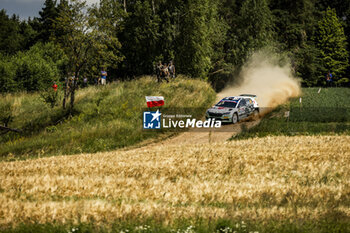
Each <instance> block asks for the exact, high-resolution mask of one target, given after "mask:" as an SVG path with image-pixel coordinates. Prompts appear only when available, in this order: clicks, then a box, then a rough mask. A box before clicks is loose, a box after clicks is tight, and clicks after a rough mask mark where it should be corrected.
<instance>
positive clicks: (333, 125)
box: [234, 88, 350, 139]
mask: <svg viewBox="0 0 350 233" xmlns="http://www.w3.org/2000/svg"><path fill="white" fill-rule="evenodd" d="M319 90H320V89H319V88H303V90H302V91H303V94H302V96H301V98H302V100H301V103H300V98H296V99H293V100H291V101H290V102H289V103H287V104H284V105H282V106H279V107H278V108H277V109H275V110H273V111H272V112H270V113H269V114H267V115H266V116H264V118H263V119H262V120H261V122H260V124H259V125H258V126H256V127H254V128H251V129H249V130H248V129H243V131H244V132H243V133H241V134H239V135H237V136H235V137H234V139H243V138H250V137H265V136H269V135H289V136H293V135H329V134H333V135H334V134H346V135H349V134H350V89H349V88H322V89H321V90H320V93H318V92H319ZM286 112H290V116H289V118H288V117H286V115H285V114H286Z"/></svg>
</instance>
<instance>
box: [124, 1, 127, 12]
mask: <svg viewBox="0 0 350 233" xmlns="http://www.w3.org/2000/svg"><path fill="white" fill-rule="evenodd" d="M124 11H125V12H127V11H126V0H124Z"/></svg>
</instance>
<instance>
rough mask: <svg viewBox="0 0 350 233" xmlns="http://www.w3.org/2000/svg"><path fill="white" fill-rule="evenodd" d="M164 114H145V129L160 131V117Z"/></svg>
mask: <svg viewBox="0 0 350 233" xmlns="http://www.w3.org/2000/svg"><path fill="white" fill-rule="evenodd" d="M161 115H162V114H161V113H160V112H159V110H157V111H156V112H143V128H144V129H160V128H161V123H160V116H161Z"/></svg>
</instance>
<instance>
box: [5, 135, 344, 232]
mask: <svg viewBox="0 0 350 233" xmlns="http://www.w3.org/2000/svg"><path fill="white" fill-rule="evenodd" d="M349 165H350V136H296V137H285V136H280V137H266V138H259V139H248V140H242V141H232V142H220V143H215V144H214V143H213V144H209V143H206V144H193V145H191V144H185V145H159V146H147V147H143V148H139V149H134V150H129V151H116V152H109V153H97V154H83V155H74V156H60V157H50V158H41V159H35V160H27V161H17V162H1V163H0V225H1V226H13V225H16V224H18V223H21V222H26V223H33V222H37V223H46V222H56V223H66V222H70V221H72V222H90V221H93V222H94V223H96V224H105V223H110V222H112V221H114V220H116V219H120V218H121V219H123V218H128V217H138V218H142V217H153V218H156V219H161V220H163V221H164V222H166V223H171V222H172V220H174V219H176V218H178V217H184V218H187V217H188V218H191V217H198V216H202V217H205V218H214V219H215V218H219V217H229V218H240V219H252V220H261V221H265V220H269V219H278V220H288V219H309V220H317V219H319V218H323V217H325V216H331V215H332V214H333V215H337V216H342V217H343V218H349V219H350V169H349Z"/></svg>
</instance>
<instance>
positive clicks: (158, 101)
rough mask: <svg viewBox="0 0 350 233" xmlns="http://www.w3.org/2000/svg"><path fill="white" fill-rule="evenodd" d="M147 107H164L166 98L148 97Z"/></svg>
mask: <svg viewBox="0 0 350 233" xmlns="http://www.w3.org/2000/svg"><path fill="white" fill-rule="evenodd" d="M146 101H147V107H149V108H153V107H159V106H163V105H164V97H163V96H146Z"/></svg>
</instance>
